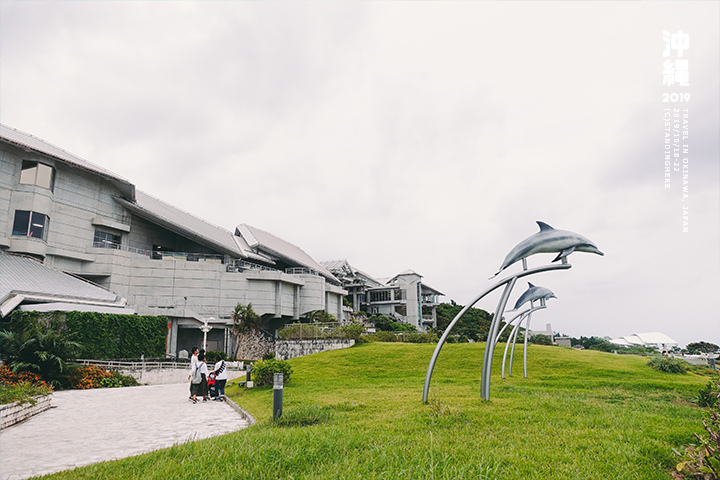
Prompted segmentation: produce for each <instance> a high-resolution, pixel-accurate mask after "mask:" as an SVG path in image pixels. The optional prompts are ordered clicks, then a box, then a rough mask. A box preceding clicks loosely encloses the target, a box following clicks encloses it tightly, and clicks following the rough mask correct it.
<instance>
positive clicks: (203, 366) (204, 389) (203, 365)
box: [197, 353, 208, 402]
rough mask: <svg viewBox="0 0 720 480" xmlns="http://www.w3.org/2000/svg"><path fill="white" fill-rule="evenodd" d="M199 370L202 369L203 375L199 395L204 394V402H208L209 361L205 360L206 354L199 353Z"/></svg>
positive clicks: (201, 374) (201, 373)
mask: <svg viewBox="0 0 720 480" xmlns="http://www.w3.org/2000/svg"><path fill="white" fill-rule="evenodd" d="M197 368H198V370H199V371H200V376H201V377H202V380H201V381H200V389H199V390H198V392H197V395H202V397H203V402H207V395H208V378H207V377H208V368H207V362H206V361H205V354H204V353H199V354H198V367H197Z"/></svg>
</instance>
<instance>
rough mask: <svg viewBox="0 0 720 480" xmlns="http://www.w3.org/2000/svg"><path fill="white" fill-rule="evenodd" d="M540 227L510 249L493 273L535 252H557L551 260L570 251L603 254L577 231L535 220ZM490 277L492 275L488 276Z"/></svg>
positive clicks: (561, 256)
mask: <svg viewBox="0 0 720 480" xmlns="http://www.w3.org/2000/svg"><path fill="white" fill-rule="evenodd" d="M537 224H538V226H539V227H540V231H539V232H538V233H536V234H535V235H532V236H531V237H528V238H526V239H525V240H523V241H522V242H520V243H518V244H517V245H516V246H515V248H513V249H512V250H510V253H508V254H507V256H506V257H505V260H504V261H503V263H502V265H501V266H500V270H498V271H497V273H495V275H493V277H495V276H497V275H498V273H500V272H502V271H503V270H505V269H506V268H507V267H509V266H510V265H512V264H513V263H515V262H517V261H519V260H522V259H523V258H525V257H529V256H530V255H535V254H536V253H555V252H557V253H558V256H557V257H555V259H554V260H553V262H557V261H558V260H560V259H562V258H565V257H567V256H568V255H570V254H571V253H572V252H589V253H596V254H598V255H605V254H604V253H602V252H601V251H600V250H598V248H597V246H595V244H594V243H593V242H591V241H590V240H588V239H587V238H585V237H583V236H582V235H578V234H577V233H573V232H568V231H565V230H555V229H554V228H553V227H551V226H550V225H548V224H547V223H544V222H537ZM490 278H492V277H490Z"/></svg>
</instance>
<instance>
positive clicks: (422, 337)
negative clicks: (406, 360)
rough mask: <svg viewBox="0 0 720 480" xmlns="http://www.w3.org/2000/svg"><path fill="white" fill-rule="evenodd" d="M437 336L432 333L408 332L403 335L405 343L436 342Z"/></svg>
mask: <svg viewBox="0 0 720 480" xmlns="http://www.w3.org/2000/svg"><path fill="white" fill-rule="evenodd" d="M438 340H439V339H438V336H437V335H435V334H434V333H429V332H428V333H409V334H408V335H406V336H405V342H407V343H437V342H438Z"/></svg>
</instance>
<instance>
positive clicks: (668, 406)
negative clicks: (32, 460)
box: [49, 344, 708, 480]
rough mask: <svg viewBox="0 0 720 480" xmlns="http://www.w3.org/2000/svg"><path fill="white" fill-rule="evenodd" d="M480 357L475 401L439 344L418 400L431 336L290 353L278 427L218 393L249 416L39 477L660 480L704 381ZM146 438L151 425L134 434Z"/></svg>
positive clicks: (555, 352) (473, 383) (469, 348)
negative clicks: (483, 392)
mask: <svg viewBox="0 0 720 480" xmlns="http://www.w3.org/2000/svg"><path fill="white" fill-rule="evenodd" d="M503 347H504V345H503V344H500V345H499V346H498V349H497V351H496V357H495V361H494V364H493V371H494V374H493V378H492V385H491V398H492V400H491V401H490V402H484V401H481V400H480V399H479V398H480V370H481V364H482V352H483V350H482V344H457V345H454V344H451V345H446V346H445V347H444V348H443V351H442V354H441V355H440V357H439V360H438V363H437V365H436V367H435V372H434V375H433V385H432V387H431V390H430V403H429V405H422V403H421V398H422V386H423V382H424V377H425V371H426V369H427V364H428V361H429V358H430V356H431V354H432V350H433V348H434V345H407V344H368V345H361V346H358V347H355V348H352V349H348V350H340V351H334V352H327V353H323V354H318V355H312V356H309V357H304V358H298V359H295V360H293V361H292V362H291V363H292V365H293V369H294V372H295V373H294V374H293V377H292V380H291V382H290V383H289V384H287V385H286V386H285V390H284V400H285V402H284V414H283V419H284V420H286V421H288V422H289V423H292V421H293V420H297V421H307V422H312V421H318V423H316V424H313V425H310V426H304V427H303V426H283V427H278V426H276V425H273V424H272V422H271V416H272V395H273V394H272V390H271V388H267V387H265V388H258V389H254V390H250V391H244V390H240V389H238V388H237V387H231V388H230V389H229V390H228V394H229V395H231V396H232V397H233V398H234V399H235V401H236V402H238V403H239V404H240V405H242V406H243V407H244V408H245V409H247V410H248V411H250V412H251V413H252V414H253V415H254V416H255V418H256V419H257V421H258V423H257V425H256V426H255V427H253V428H250V429H248V430H244V431H241V432H236V433H233V434H229V435H225V436H222V437H217V438H215V439H208V440H203V441H199V442H195V443H189V444H183V445H176V446H174V447H172V448H169V449H165V450H161V451H158V452H153V453H150V454H146V455H141V456H138V457H133V458H129V459H125V460H120V461H116V462H107V463H102V464H97V465H94V466H89V467H85V468H81V469H77V470H75V471H72V472H61V473H59V474H55V475H53V476H50V477H49V478H104V479H111V478H118V479H129V478H138V479H153V478H157V479H175V478H177V479H181V478H188V479H194V478H213V479H215V478H238V479H274V478H278V479H281V478H282V479H306V478H307V479H372V478H382V479H393V480H394V479H465V478H468V479H469V478H477V479H495V478H497V479H503V480H505V479H549V478H557V479H584V480H585V479H598V480H600V479H602V480H606V479H609V478H612V479H642V480H648V479H669V478H670V475H669V473H668V471H669V470H670V469H671V468H672V467H673V466H674V464H675V461H676V458H675V457H674V455H673V453H672V448H679V447H680V446H681V445H683V444H685V443H689V442H691V441H692V432H700V431H701V426H700V421H701V419H702V418H703V413H704V412H703V411H702V410H701V409H699V408H697V407H695V406H693V405H692V404H691V400H692V399H693V397H694V396H695V395H696V394H697V391H698V389H699V387H700V386H702V385H704V384H705V383H707V381H708V377H703V376H698V375H695V374H688V375H672V374H665V373H661V372H657V371H654V370H652V369H650V368H649V367H647V366H646V365H645V364H646V362H647V358H641V357H635V356H620V355H612V354H606V353H602V352H595V351H576V350H572V349H564V348H557V347H542V346H531V347H530V350H529V354H528V358H529V361H528V363H529V367H528V377H529V378H527V379H524V378H522V356H521V355H522V349H518V351H517V352H516V360H515V372H514V373H515V375H514V376H513V377H509V378H506V379H501V378H500V373H499V370H500V364H501V358H502V357H501V355H502V348H503ZM147 433H148V434H150V435H152V432H147Z"/></svg>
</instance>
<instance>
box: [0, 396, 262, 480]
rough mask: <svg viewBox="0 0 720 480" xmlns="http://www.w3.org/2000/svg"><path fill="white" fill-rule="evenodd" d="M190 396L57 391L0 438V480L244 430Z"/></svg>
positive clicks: (228, 410) (240, 421)
mask: <svg viewBox="0 0 720 480" xmlns="http://www.w3.org/2000/svg"><path fill="white" fill-rule="evenodd" d="M189 395H190V392H189V383H182V384H173V385H150V386H141V387H124V388H97V389H92V390H67V391H61V392H55V393H54V394H53V401H52V405H53V408H51V409H50V410H47V411H45V412H43V413H40V414H38V415H36V416H34V417H32V418H30V419H29V420H27V421H25V422H23V423H20V424H18V425H15V426H12V427H9V428H7V429H3V430H2V432H0V478H2V480H18V479H23V478H28V477H31V476H35V475H45V474H48V473H53V472H58V471H60V470H66V469H69V468H74V467H79V466H83V465H89V464H91V463H96V462H101V461H105V460H115V459H118V458H123V457H130V456H133V455H139V454H141V453H146V452H149V451H152V450H157V449H160V448H166V447H171V446H172V445H174V444H177V443H183V442H185V441H187V440H194V439H201V438H207V437H212V436H215V435H221V434H224V433H229V432H233V431H236V430H239V429H241V428H245V427H247V426H248V422H247V420H245V419H244V418H243V417H242V416H241V415H240V414H239V413H238V412H237V411H236V410H235V409H233V408H232V406H231V405H230V404H228V403H226V402H213V401H208V402H202V401H200V402H198V403H197V404H193V403H192V402H191V401H190V400H188V396H189Z"/></svg>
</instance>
